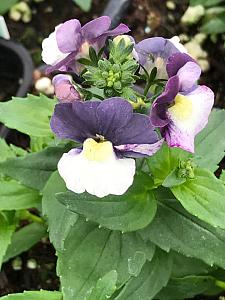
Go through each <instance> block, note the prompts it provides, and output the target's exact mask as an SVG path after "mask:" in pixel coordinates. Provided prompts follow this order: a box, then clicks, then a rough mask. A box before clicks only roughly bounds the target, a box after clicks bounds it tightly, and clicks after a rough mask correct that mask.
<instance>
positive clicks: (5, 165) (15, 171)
mask: <svg viewBox="0 0 225 300" xmlns="http://www.w3.org/2000/svg"><path fill="white" fill-rule="evenodd" d="M69 149H70V146H69V145H59V146H55V147H48V148H46V149H44V150H43V151H41V152H37V153H31V154H27V155H26V157H17V158H10V159H8V160H6V161H4V162H2V163H0V173H2V174H4V175H7V176H10V177H12V178H13V179H16V180H18V181H19V182H20V183H22V184H24V185H26V186H27V187H30V188H33V189H37V190H42V189H43V187H44V186H45V183H46V182H47V180H48V178H49V177H50V176H51V174H52V173H53V172H54V171H55V170H56V169H57V163H58V161H59V159H60V158H61V156H62V155H63V153H64V152H67V151H68V150H69Z"/></svg>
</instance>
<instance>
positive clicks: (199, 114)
mask: <svg viewBox="0 0 225 300" xmlns="http://www.w3.org/2000/svg"><path fill="white" fill-rule="evenodd" d="M110 24H111V20H110V18H109V17H107V16H103V17H100V18H97V19H95V20H93V21H91V22H89V23H87V24H86V25H83V26H81V24H80V22H79V21H78V20H76V19H74V20H69V21H66V22H65V23H63V24H60V25H59V26H57V27H56V29H55V31H54V32H53V33H51V34H50V35H49V37H47V38H46V39H45V40H44V41H43V44H42V46H43V52H42V57H43V60H44V62H45V63H47V64H48V68H47V72H48V73H50V74H52V75H53V80H52V83H53V86H54V90H55V98H54V99H49V98H47V97H46V96H43V95H40V96H39V97H38V96H32V95H28V97H27V98H26V99H23V100H22V99H18V98H14V99H13V100H12V101H10V102H8V103H0V109H2V111H3V109H4V114H2V116H0V121H2V122H3V123H5V124H6V125H7V126H8V127H10V128H14V129H17V130H18V131H21V132H23V133H26V134H28V135H29V136H30V149H29V152H28V153H27V152H26V151H22V152H21V151H19V150H18V149H17V148H14V147H12V146H8V145H7V144H6V143H4V141H2V142H1V143H2V146H1V147H2V149H3V150H2V153H7V154H4V157H3V158H2V161H1V162H0V172H1V174H2V180H3V184H4V185H5V186H6V187H7V186H9V185H11V187H10V188H6V192H5V193H6V194H7V193H8V194H7V196H8V197H9V201H8V202H7V201H4V200H3V201H1V200H0V209H1V210H2V212H1V214H0V216H1V218H2V222H5V226H6V227H7V226H11V227H10V228H14V229H13V230H11V231H12V232H11V235H10V236H9V238H8V240H9V242H8V244H9V243H10V240H11V238H12V236H15V235H18V233H20V235H21V236H22V234H21V231H22V229H19V231H18V233H17V232H15V233H13V232H14V231H15V228H16V226H17V224H18V220H20V219H23V218H24V217H25V218H27V219H28V220H29V221H30V224H29V225H27V226H31V225H32V224H33V222H36V223H37V224H39V225H38V226H40V228H41V229H42V230H43V228H44V232H45V230H46V227H47V228H48V232H49V238H50V241H51V242H52V244H53V245H54V247H55V249H56V253H57V257H58V261H57V274H58V276H59V278H60V285H61V288H60V291H61V292H47V291H41V292H31V293H37V294H33V295H42V299H43V300H44V299H53V300H55V299H56V300H58V299H63V300H74V299H76V300H84V299H85V300H105V299H115V300H126V299H129V300H137V299H141V300H149V299H171V300H174V299H187V298H192V297H194V296H195V295H198V294H211V295H214V294H215V295H216V294H218V293H220V292H222V291H223V290H224V289H225V279H224V278H225V272H224V268H225V254H224V253H225V252H224V249H225V175H224V174H225V173H224V171H222V172H221V169H219V167H218V164H219V163H220V162H221V160H222V159H223V157H224V150H225V143H224V130H225V112H224V111H223V110H216V109H213V110H212V107H213V103H214V94H213V92H212V91H211V90H210V88H208V87H206V86H204V85H199V84H198V80H199V78H200V75H201V69H200V67H199V65H198V63H197V62H196V61H195V60H194V59H193V58H192V57H191V56H190V55H189V54H188V53H187V51H186V50H185V48H184V47H183V46H182V45H181V44H180V43H179V39H178V38H177V37H173V38H172V39H166V38H162V37H153V38H149V39H146V40H143V41H140V42H138V43H137V42H136V41H135V40H134V39H133V37H132V36H130V35H128V34H127V33H129V28H128V27H127V26H126V25H124V24H120V25H119V26H117V27H116V28H114V29H111V28H110ZM1 107H2V108H1ZM30 152H31V153H30ZM215 171H217V173H216V174H217V177H216V176H215V175H214V172H215ZM12 188H13V189H14V190H15V191H18V193H19V191H20V196H21V194H22V195H23V198H22V200H21V197H20V199H19V198H17V197H16V196H14V198H13V199H11V198H10V197H12V196H11V190H12ZM0 190H1V188H0ZM15 194H16V192H15ZM25 195H26V196H25ZM27 195H31V196H29V197H27ZM15 199H16V201H15ZM6 202H7V203H6ZM32 207H35V208H36V209H37V210H36V212H38V216H37V215H34V214H33V213H32V212H31V211H30V210H29V209H30V208H32ZM10 213H11V214H10ZM0 220H1V219H0ZM12 224H14V225H12ZM13 226H14V227H13ZM24 238H25V236H24ZM0 240H1V235H0ZM14 240H15V238H12V244H13V241H14ZM37 240H38V239H37ZM8 244H7V243H6V245H4V247H5V248H4V251H2V253H3V254H2V257H0V258H1V261H3V260H4V261H5V260H7V259H9V258H11V257H13V255H14V254H13V253H12V252H13V251H12V250H11V249H12V247H13V246H8ZM24 248H25V247H22V248H21V249H20V248H19V250H17V252H16V255H18V254H19V253H21V252H22V251H24V250H26V249H24ZM7 249H8V250H7ZM0 254H1V252H0ZM38 293H39V294H38ZM27 295H28V297H29V296H30V295H32V294H29V293H24V294H23V296H24V297H27ZM49 297H52V298H49ZM4 299H7V298H4ZM22 299H28V298H22ZM35 299H36V298H35Z"/></svg>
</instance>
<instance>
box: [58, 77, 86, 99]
mask: <svg viewBox="0 0 225 300" xmlns="http://www.w3.org/2000/svg"><path fill="white" fill-rule="evenodd" d="M52 84H53V86H54V89H55V96H56V98H57V99H58V100H59V102H64V103H70V102H73V101H77V100H82V99H81V95H80V93H79V92H78V91H77V90H76V88H75V86H74V85H73V84H72V78H71V76H69V75H61V74H59V75H56V76H55V77H54V78H53V80H52Z"/></svg>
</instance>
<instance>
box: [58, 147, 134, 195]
mask: <svg viewBox="0 0 225 300" xmlns="http://www.w3.org/2000/svg"><path fill="white" fill-rule="evenodd" d="M58 171H59V174H60V176H61V177H62V178H63V179H64V181H65V183H66V186H67V188H68V189H69V190H71V191H73V192H75V193H83V192H84V191H87V192H88V193H90V194H92V195H95V196H97V197H100V198H101V197H104V196H107V195H109V194H113V195H122V194H124V193H125V192H126V191H127V189H128V188H129V187H130V186H131V185H132V183H133V178H134V174H135V160H134V159H131V158H122V159H119V158H117V157H116V155H115V154H114V152H113V153H112V155H111V157H110V158H109V159H107V160H106V161H93V160H88V159H87V158H86V157H85V156H84V155H83V153H82V152H81V153H78V152H77V151H76V149H73V150H71V151H69V152H68V153H64V154H63V156H62V157H61V159H60V161H59V163H58Z"/></svg>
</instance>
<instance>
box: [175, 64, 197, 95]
mask: <svg viewBox="0 0 225 300" xmlns="http://www.w3.org/2000/svg"><path fill="white" fill-rule="evenodd" d="M200 75H201V68H200V67H199V65H197V64H196V63H194V62H191V61H190V62H187V63H186V64H185V65H184V66H183V67H182V68H180V69H179V71H178V72H177V76H178V77H179V82H180V91H181V92H187V91H190V90H191V89H192V88H193V87H194V86H195V85H196V83H197V80H198V79H199V77H200Z"/></svg>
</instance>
